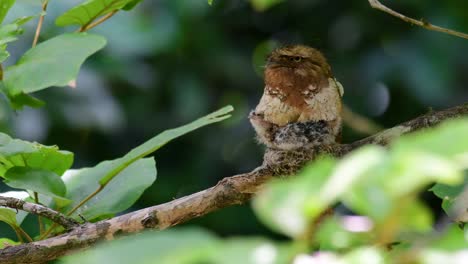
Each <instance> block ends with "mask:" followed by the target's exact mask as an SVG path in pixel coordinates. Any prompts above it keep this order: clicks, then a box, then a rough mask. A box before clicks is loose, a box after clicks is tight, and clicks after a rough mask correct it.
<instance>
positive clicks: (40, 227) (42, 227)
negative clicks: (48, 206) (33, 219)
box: [34, 192, 44, 235]
mask: <svg viewBox="0 0 468 264" xmlns="http://www.w3.org/2000/svg"><path fill="white" fill-rule="evenodd" d="M34 202H35V203H36V204H39V195H38V193H37V192H34ZM37 223H38V224H39V235H42V233H44V226H43V224H42V218H41V216H40V215H38V216H37Z"/></svg>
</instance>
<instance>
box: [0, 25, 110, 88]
mask: <svg viewBox="0 0 468 264" xmlns="http://www.w3.org/2000/svg"><path fill="white" fill-rule="evenodd" d="M105 44H106V40H105V39H104V38H103V37H101V36H97V35H91V34H87V33H70V34H63V35H59V36H58V37H55V38H52V39H49V40H47V41H44V42H42V43H40V44H39V45H37V46H36V47H34V48H32V49H30V50H29V51H27V52H26V53H25V54H24V55H23V57H21V59H20V60H19V61H18V62H17V63H16V65H13V66H10V67H8V68H6V69H5V72H4V84H5V88H6V92H7V94H8V96H10V97H14V96H16V95H18V94H21V93H30V92H34V91H39V90H42V89H45V88H48V87H51V86H65V85H67V84H68V82H70V81H71V80H73V79H75V78H76V76H77V74H78V71H79V69H80V66H81V64H83V62H84V61H85V59H86V58H87V57H89V56H90V55H91V54H93V53H95V52H96V51H98V50H99V49H101V48H102V47H104V45H105Z"/></svg>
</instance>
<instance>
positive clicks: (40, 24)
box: [32, 0, 49, 48]
mask: <svg viewBox="0 0 468 264" xmlns="http://www.w3.org/2000/svg"><path fill="white" fill-rule="evenodd" d="M48 4H49V0H45V1H44V2H43V3H42V14H41V16H40V17H39V22H38V23H37V27H36V34H35V35H34V40H33V44H32V46H33V48H34V47H36V45H37V41H38V40H39V35H40V34H41V29H42V24H43V23H44V16H45V12H46V10H47V5H48Z"/></svg>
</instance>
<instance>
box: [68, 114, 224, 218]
mask: <svg viewBox="0 0 468 264" xmlns="http://www.w3.org/2000/svg"><path fill="white" fill-rule="evenodd" d="M232 110H233V108H232V106H226V107H224V108H222V109H220V110H218V111H216V112H214V113H211V114H209V115H207V116H204V117H202V118H199V119H197V120H195V121H193V122H191V123H189V124H187V125H184V126H181V127H178V128H174V129H169V130H166V131H164V132H162V133H161V134H159V135H157V136H155V137H153V138H152V139H150V140H148V141H147V142H145V143H143V144H142V145H140V146H138V147H136V148H134V149H133V150H131V151H130V152H128V153H127V154H126V155H125V156H123V157H121V158H118V159H115V160H110V161H103V162H101V163H99V164H98V165H96V166H95V167H93V168H86V169H83V170H80V171H78V172H76V175H74V176H73V177H71V179H69V178H68V177H65V178H66V180H65V182H66V185H67V190H68V195H67V198H69V199H71V200H73V201H74V204H72V205H70V206H69V207H68V208H65V209H64V211H67V210H68V209H70V208H72V207H73V206H74V205H76V204H77V203H79V202H80V201H81V200H83V199H84V198H85V197H87V196H88V195H89V194H91V193H93V192H94V191H95V190H96V189H97V188H98V187H99V186H106V185H107V186H106V188H104V190H103V191H101V192H100V193H99V194H98V195H97V196H95V197H94V198H93V199H92V200H91V201H89V202H87V203H86V204H85V206H84V207H83V208H81V209H80V211H79V213H81V214H82V215H84V216H85V217H88V218H90V219H94V218H97V217H99V216H106V215H109V214H114V213H117V212H120V211H122V210H125V209H127V208H128V207H130V206H131V205H132V204H133V203H134V202H135V201H136V199H138V197H139V196H140V195H141V193H142V192H143V191H144V190H145V189H146V188H147V187H149V186H150V185H151V184H152V183H153V182H154V180H155V179H156V170H155V166H154V163H151V164H150V163H149V162H150V161H149V160H143V161H142V160H141V159H142V158H143V157H145V156H147V155H149V154H151V153H153V152H154V151H156V150H157V149H159V148H160V147H162V146H164V145H165V144H167V143H168V142H169V141H171V140H173V139H175V138H177V137H180V136H182V135H184V134H186V133H188V132H190V131H193V130H195V129H197V128H200V127H202V126H206V125H209V124H212V123H215V122H220V121H222V120H224V119H226V118H229V117H230V115H229V114H228V113H230V112H231V111H232ZM151 162H154V161H151ZM114 178H116V179H114ZM112 179H114V180H113V181H111V180H112ZM108 183H109V184H108ZM119 197H120V198H119Z"/></svg>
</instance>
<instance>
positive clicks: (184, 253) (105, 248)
mask: <svg viewBox="0 0 468 264" xmlns="http://www.w3.org/2000/svg"><path fill="white" fill-rule="evenodd" d="M218 243H220V241H219V240H218V239H217V238H216V237H215V236H214V235H213V234H211V233H209V232H207V231H203V230H199V229H187V228H185V229H171V230H166V231H162V232H161V231H160V232H154V231H153V232H145V233H143V234H141V235H138V236H132V237H124V238H122V239H119V240H114V241H109V242H108V243H103V244H100V245H98V246H96V247H94V248H92V249H90V250H87V251H83V252H80V253H77V254H75V255H72V256H68V257H65V258H63V259H62V260H63V263H73V264H74V263H80V264H94V263H95V264H101V263H103V260H105V262H106V263H142V264H144V263H147V264H149V263H158V264H174V263H210V262H207V257H208V256H209V254H210V253H211V252H212V251H213V250H214V249H216V246H217V245H218ZM117 252H118V254H116V253H117Z"/></svg>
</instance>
